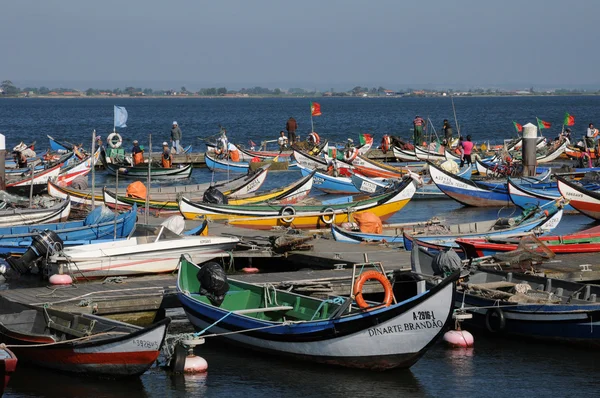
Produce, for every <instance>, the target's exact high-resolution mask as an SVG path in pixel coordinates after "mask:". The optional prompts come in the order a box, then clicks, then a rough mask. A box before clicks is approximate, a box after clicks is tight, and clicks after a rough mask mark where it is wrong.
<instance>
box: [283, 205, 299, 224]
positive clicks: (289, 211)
mask: <svg viewBox="0 0 600 398" xmlns="http://www.w3.org/2000/svg"><path fill="white" fill-rule="evenodd" d="M279 215H280V216H286V215H289V217H281V220H282V221H283V222H285V223H288V224H289V223H291V222H292V221H294V216H295V215H296V209H294V208H293V207H292V206H285V207H284V208H283V209H281V211H280V212H279Z"/></svg>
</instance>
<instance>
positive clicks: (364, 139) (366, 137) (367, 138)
mask: <svg viewBox="0 0 600 398" xmlns="http://www.w3.org/2000/svg"><path fill="white" fill-rule="evenodd" d="M372 143H373V135H371V134H367V133H363V134H361V135H360V144H361V145H365V144H372Z"/></svg>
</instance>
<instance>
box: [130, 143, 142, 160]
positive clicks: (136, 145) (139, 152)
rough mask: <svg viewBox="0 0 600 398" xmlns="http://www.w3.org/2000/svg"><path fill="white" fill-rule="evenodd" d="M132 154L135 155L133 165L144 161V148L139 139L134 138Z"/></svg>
mask: <svg viewBox="0 0 600 398" xmlns="http://www.w3.org/2000/svg"><path fill="white" fill-rule="evenodd" d="M131 156H132V157H133V165H134V166H137V165H138V164H141V163H144V150H143V149H142V148H140V143H139V142H138V140H133V148H132V149H131Z"/></svg>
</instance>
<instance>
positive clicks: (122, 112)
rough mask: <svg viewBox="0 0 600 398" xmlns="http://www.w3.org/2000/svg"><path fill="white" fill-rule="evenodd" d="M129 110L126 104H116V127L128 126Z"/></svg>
mask: <svg viewBox="0 0 600 398" xmlns="http://www.w3.org/2000/svg"><path fill="white" fill-rule="evenodd" d="M126 123H127V110H126V109H125V107H124V106H116V105H115V128H117V127H127V124H126Z"/></svg>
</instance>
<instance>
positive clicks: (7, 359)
mask: <svg viewBox="0 0 600 398" xmlns="http://www.w3.org/2000/svg"><path fill="white" fill-rule="evenodd" d="M16 368H17V356H16V355H15V354H13V352H12V351H11V350H9V349H8V348H6V347H5V346H0V380H1V381H0V397H1V396H2V395H3V394H4V390H6V387H7V386H8V382H9V381H10V377H11V376H12V374H13V373H14V371H15V369H16Z"/></svg>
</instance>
